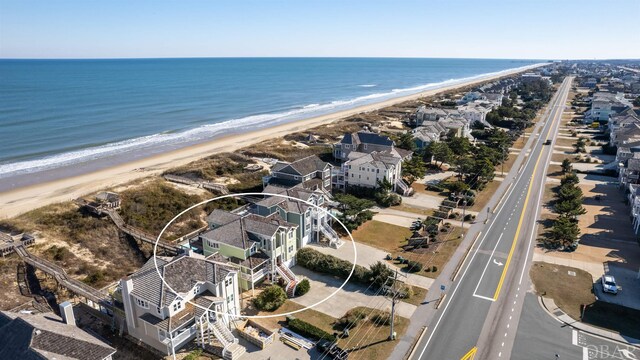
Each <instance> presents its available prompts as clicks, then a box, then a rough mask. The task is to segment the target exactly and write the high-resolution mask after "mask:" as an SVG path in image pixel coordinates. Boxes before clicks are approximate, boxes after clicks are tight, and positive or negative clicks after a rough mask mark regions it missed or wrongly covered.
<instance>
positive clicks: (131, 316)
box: [114, 253, 245, 359]
mask: <svg viewBox="0 0 640 360" xmlns="http://www.w3.org/2000/svg"><path fill="white" fill-rule="evenodd" d="M161 276H162V277H161ZM114 297H115V298H116V299H121V302H122V304H123V306H124V312H125V318H126V324H127V332H128V333H129V335H131V336H133V337H134V338H136V339H139V340H140V341H142V342H144V343H145V344H147V345H149V346H151V347H153V348H155V349H157V350H158V351H160V352H161V353H163V354H167V355H175V353H176V351H177V350H178V349H180V348H182V347H183V346H185V345H186V344H187V343H189V342H191V341H193V340H194V339H195V341H196V343H197V345H198V346H199V347H202V348H206V347H207V346H211V345H213V344H215V345H218V346H221V347H222V348H223V355H224V356H225V359H226V358H237V357H239V356H241V355H242V354H243V353H244V351H245V349H244V348H243V347H242V346H240V345H239V344H238V340H237V339H236V338H235V337H234V336H233V334H232V333H231V332H230V330H229V329H230V326H231V321H232V320H234V319H235V318H237V317H238V316H239V314H240V302H239V293H238V273H237V271H236V270H235V269H234V268H232V267H230V266H226V265H224V264H219V263H216V262H214V261H211V260H209V259H206V258H205V257H203V256H201V255H196V254H193V253H190V254H188V255H184V254H183V255H179V256H177V257H174V258H167V257H156V258H152V259H150V260H149V261H147V263H146V264H145V265H144V266H142V268H140V269H139V270H138V271H136V272H135V273H133V274H131V275H130V276H128V277H126V278H124V279H122V280H120V286H119V289H118V290H117V291H116V294H114Z"/></svg>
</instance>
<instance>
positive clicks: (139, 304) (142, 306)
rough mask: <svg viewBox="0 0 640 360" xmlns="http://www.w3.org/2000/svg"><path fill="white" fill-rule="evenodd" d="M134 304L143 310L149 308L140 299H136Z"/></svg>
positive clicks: (146, 303)
mask: <svg viewBox="0 0 640 360" xmlns="http://www.w3.org/2000/svg"><path fill="white" fill-rule="evenodd" d="M136 303H137V304H138V306H139V307H141V308H144V309H148V308H149V303H148V302H146V301H144V300H142V299H138V298H136Z"/></svg>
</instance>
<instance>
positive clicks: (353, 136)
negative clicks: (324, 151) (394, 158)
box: [333, 131, 394, 161]
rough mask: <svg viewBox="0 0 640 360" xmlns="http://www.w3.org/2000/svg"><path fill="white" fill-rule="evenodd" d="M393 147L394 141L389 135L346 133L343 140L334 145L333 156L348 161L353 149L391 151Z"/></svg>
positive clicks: (360, 150)
mask: <svg viewBox="0 0 640 360" xmlns="http://www.w3.org/2000/svg"><path fill="white" fill-rule="evenodd" d="M393 148H394V143H393V141H392V140H391V139H390V138H389V137H388V136H382V135H378V134H376V133H371V132H366V131H360V132H357V133H347V134H344V136H343V137H342V140H340V142H339V143H337V144H334V146H333V157H334V158H336V159H337V160H341V161H346V160H348V159H349V153H350V152H352V151H357V152H361V153H371V152H374V151H389V150H392V149H393Z"/></svg>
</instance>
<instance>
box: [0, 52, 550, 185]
mask: <svg viewBox="0 0 640 360" xmlns="http://www.w3.org/2000/svg"><path fill="white" fill-rule="evenodd" d="M538 62H540V61H535V60H531V61H528V60H489V59H391V58H196V59H118V60H0V179H3V178H5V179H6V178H10V177H22V176H25V174H31V175H33V174H36V175H37V173H39V172H43V171H47V170H52V169H57V168H61V167H74V168H78V166H80V167H82V166H83V165H84V166H85V168H86V169H88V170H95V169H96V168H97V167H98V165H97V164H101V165H100V166H106V165H113V164H114V163H117V162H118V161H124V160H123V159H126V160H133V159H136V158H140V157H144V156H149V155H152V154H157V153H161V152H165V151H168V150H173V149H177V148H180V147H184V146H187V145H192V144H196V143H200V142H204V141H207V140H210V139H212V138H215V137H216V136H221V135H225V134H228V133H230V132H241V131H247V130H249V129H256V128H261V127H269V126H274V125H277V124H282V123H284V122H288V121H294V120H299V119H302V118H306V117H312V116H317V115H322V114H326V113H330V112H334V111H339V110H344V109H348V108H352V107H356V106H360V105H365V104H368V103H373V102H378V101H382V100H386V99H390V98H393V97H398V96H404V95H409V94H411V93H416V92H419V91H424V90H428V89H433V88H437V87H441V86H445V85H448V84H452V83H455V82H459V81H463V80H467V79H469V78H473V77H477V76H481V75H485V74H492V73H498V72H500V71H505V70H508V69H513V68H518V67H522V66H526V65H530V64H534V63H538ZM116 158H117V159H120V160H115V159H116ZM91 164H93V165H91ZM14 183H15V184H18V183H19V182H14ZM9 187H11V186H9ZM2 188H4V189H0V191H2V190H6V189H7V186H6V184H5V186H2Z"/></svg>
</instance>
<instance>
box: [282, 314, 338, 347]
mask: <svg viewBox="0 0 640 360" xmlns="http://www.w3.org/2000/svg"><path fill="white" fill-rule="evenodd" d="M287 326H288V327H289V329H291V330H293V331H294V332H296V333H298V334H300V335H302V336H305V337H309V338H312V339H315V340H327V341H330V342H333V341H335V340H336V338H335V336H333V335H331V334H329V333H328V332H326V331H324V330H322V329H320V328H319V327H317V326H315V325H311V324H309V323H308V322H306V321H303V320H300V319H295V318H289V319H288V320H287Z"/></svg>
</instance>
